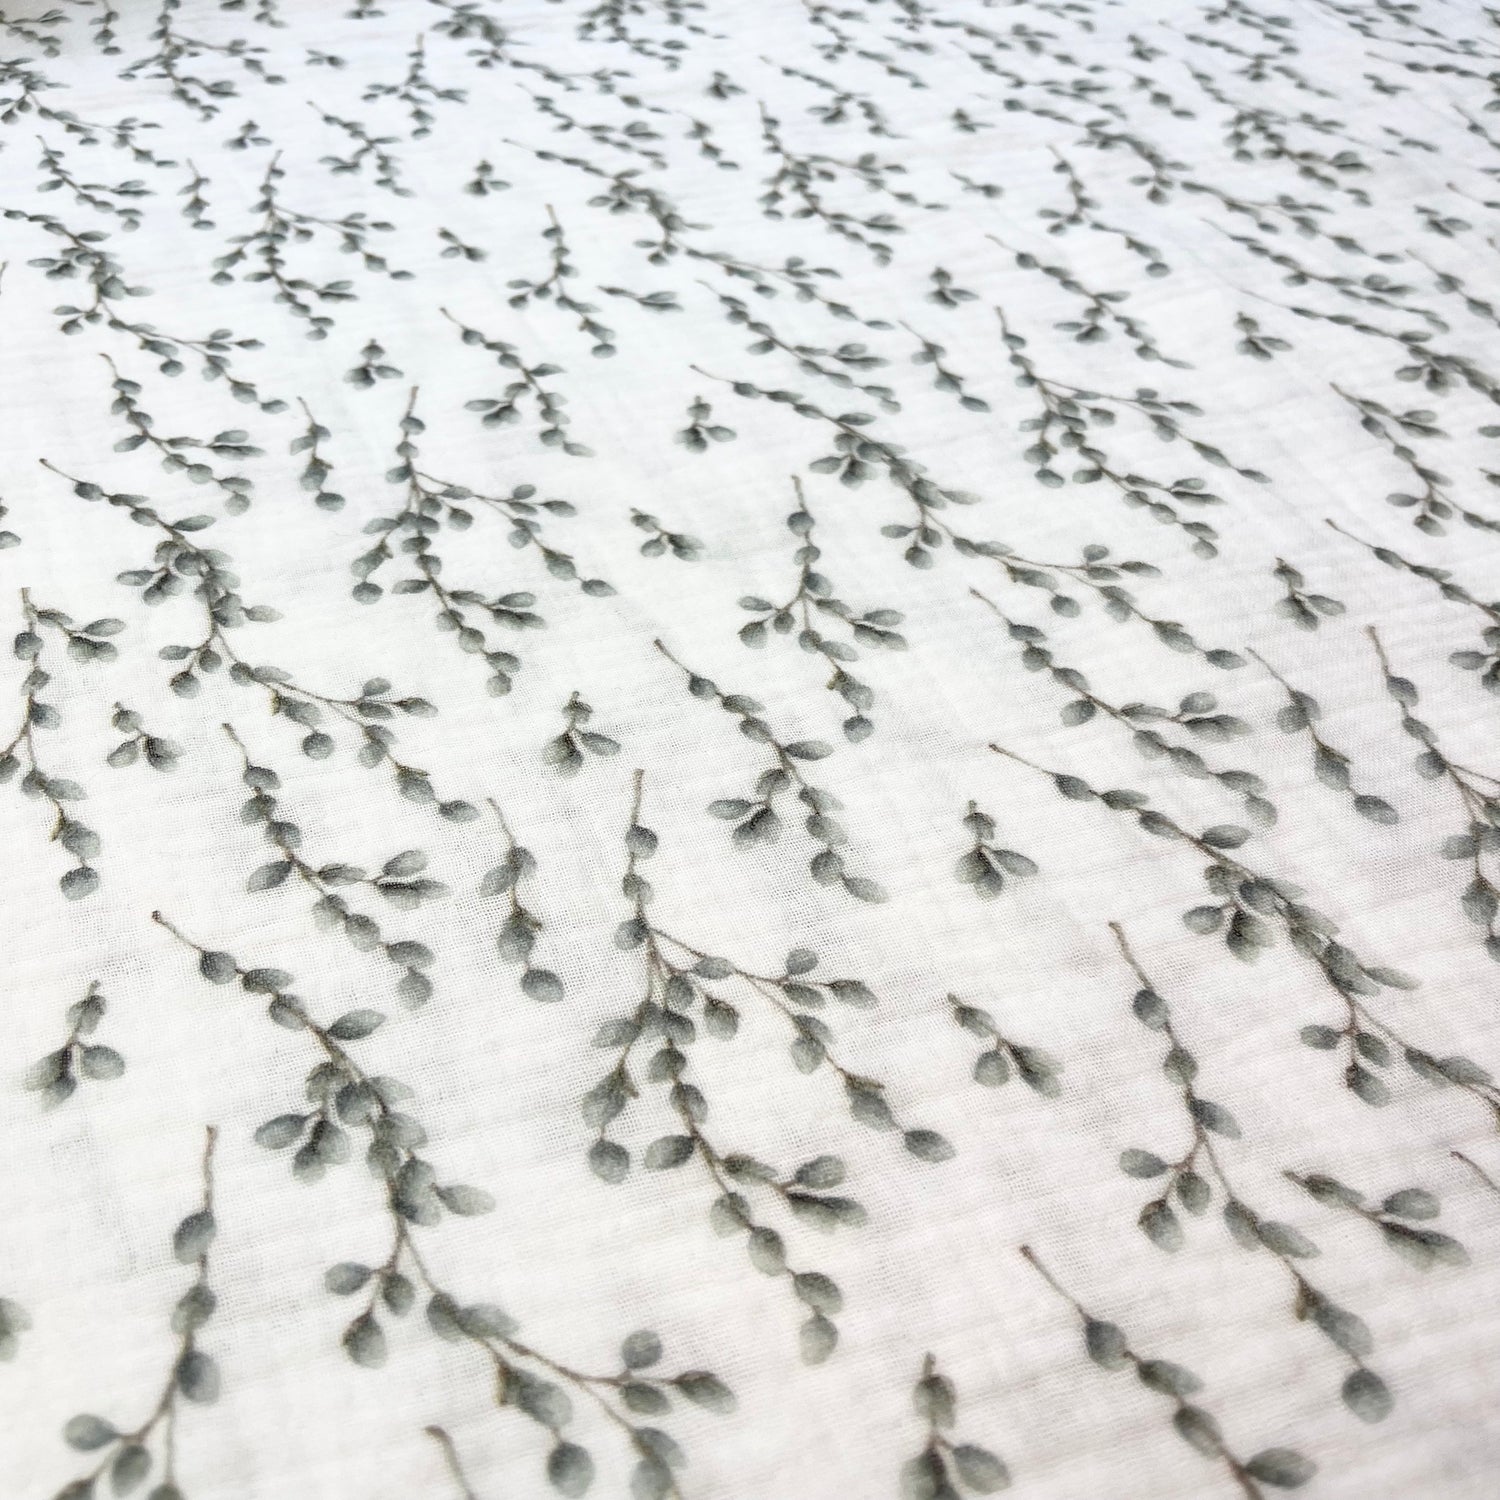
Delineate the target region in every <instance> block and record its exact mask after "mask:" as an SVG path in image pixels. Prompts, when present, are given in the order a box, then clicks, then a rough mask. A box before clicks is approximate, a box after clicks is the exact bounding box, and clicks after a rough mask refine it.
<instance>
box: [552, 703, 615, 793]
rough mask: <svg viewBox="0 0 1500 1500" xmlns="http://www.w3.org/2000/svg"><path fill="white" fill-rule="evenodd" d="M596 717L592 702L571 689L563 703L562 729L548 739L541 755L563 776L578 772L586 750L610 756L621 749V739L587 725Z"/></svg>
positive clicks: (592, 753) (588, 752)
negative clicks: (584, 699) (559, 732)
mask: <svg viewBox="0 0 1500 1500" xmlns="http://www.w3.org/2000/svg"><path fill="white" fill-rule="evenodd" d="M593 717H594V710H593V708H592V706H591V705H590V704H587V703H585V702H584V701H583V699H582V698H580V697H579V696H578V694H577V693H570V694H569V695H568V701H567V702H566V703H565V704H563V730H562V733H561V734H559V735H557V736H556V737H555V738H553V739H550V740H548V741H547V744H546V746H545V748H544V749H543V750H542V759H543V760H544V761H545V762H546V763H547V764H548V765H549V766H551V767H552V768H553V769H554V770H556V771H557V772H558V774H559V775H562V776H576V775H577V774H578V773H579V772H580V771H581V770H582V769H583V763H584V757H585V754H588V755H596V756H602V757H604V758H606V759H607V758H608V757H609V756H611V755H618V754H619V753H620V742H619V741H618V740H613V739H611V738H610V737H609V736H608V735H607V734H600V733H599V731H598V730H597V729H590V728H589V727H588V725H589V722H590V720H592V719H593Z"/></svg>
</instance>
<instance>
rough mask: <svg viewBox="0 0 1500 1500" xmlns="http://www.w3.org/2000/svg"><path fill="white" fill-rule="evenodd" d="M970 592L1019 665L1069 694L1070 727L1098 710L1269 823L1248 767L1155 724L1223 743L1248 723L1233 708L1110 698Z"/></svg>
mask: <svg viewBox="0 0 1500 1500" xmlns="http://www.w3.org/2000/svg"><path fill="white" fill-rule="evenodd" d="M969 592H970V594H972V595H973V597H974V598H976V599H978V600H979V601H980V603H982V604H984V605H985V606H986V607H987V608H988V609H990V610H991V611H992V612H993V613H994V614H995V615H996V617H997V618H998V619H999V620H1000V621H1001V622H1002V623H1003V624H1004V626H1005V630H1006V634H1007V635H1009V636H1010V638H1011V639H1012V640H1013V641H1015V642H1017V643H1018V644H1019V645H1020V647H1021V665H1022V666H1023V667H1025V668H1026V670H1027V671H1028V672H1045V673H1046V674H1047V676H1048V677H1050V678H1051V679H1052V681H1053V682H1054V683H1056V684H1057V686H1058V687H1060V688H1063V689H1064V690H1065V691H1067V692H1069V693H1071V694H1073V695H1074V696H1073V697H1072V698H1071V700H1070V701H1069V702H1068V703H1065V704H1064V705H1063V707H1062V709H1061V711H1060V717H1061V719H1062V722H1063V724H1064V725H1066V726H1067V727H1069V728H1075V727H1077V726H1078V725H1081V724H1088V723H1092V722H1093V721H1094V720H1095V719H1096V718H1097V717H1098V716H1099V715H1101V714H1102V715H1104V716H1105V717H1106V718H1108V719H1112V720H1113V721H1114V722H1115V723H1117V724H1119V725H1120V726H1121V727H1122V728H1125V729H1128V730H1129V731H1130V742H1131V744H1132V745H1133V746H1134V747H1135V749H1136V751H1137V752H1138V753H1139V754H1140V755H1141V756H1142V758H1143V759H1145V760H1148V761H1155V762H1164V763H1165V764H1166V765H1168V766H1169V767H1170V768H1171V769H1172V770H1174V771H1176V772H1177V773H1178V774H1179V775H1181V776H1186V777H1189V778H1191V779H1193V780H1199V781H1202V780H1210V781H1216V782H1217V783H1218V784H1219V785H1220V786H1222V787H1223V788H1224V790H1225V791H1227V792H1229V793H1230V794H1231V795H1233V796H1235V797H1238V798H1240V799H1241V806H1242V807H1243V809H1244V813H1245V816H1246V817H1247V818H1248V819H1249V820H1250V821H1251V823H1253V824H1254V825H1255V826H1256V827H1259V828H1270V827H1271V826H1272V825H1273V824H1274V823H1275V822H1276V818H1277V812H1276V807H1275V804H1274V803H1272V802H1271V801H1270V800H1269V799H1268V798H1267V797H1266V795H1265V793H1266V783H1265V781H1264V780H1263V778H1261V777H1260V776H1257V775H1255V774H1254V773H1253V772H1251V771H1238V770H1228V771H1216V770H1214V768H1213V767H1212V766H1211V765H1210V764H1209V762H1208V761H1207V760H1206V759H1205V758H1204V757H1203V756H1202V755H1201V754H1199V752H1198V751H1197V750H1195V749H1193V747H1192V746H1191V745H1186V744H1182V743H1180V742H1177V741H1173V740H1169V739H1168V738H1167V736H1166V735H1165V734H1164V733H1163V731H1162V728H1160V727H1158V726H1165V725H1168V724H1170V725H1173V726H1175V727H1177V728H1179V729H1181V730H1183V731H1185V732H1186V734H1187V736H1188V737H1189V738H1190V739H1196V740H1200V741H1202V742H1203V743H1205V744H1211V745H1222V744H1229V743H1231V742H1233V741H1235V740H1238V739H1242V738H1244V737H1245V736H1246V735H1248V734H1249V733H1250V726H1249V725H1248V724H1247V723H1246V722H1245V721H1244V720H1243V719H1241V718H1238V717H1237V716H1236V715H1234V714H1229V713H1223V712H1221V711H1220V709H1219V700H1218V699H1217V698H1216V697H1215V696H1214V695H1213V694H1212V693H1204V692H1194V693H1187V694H1185V695H1184V696H1183V697H1182V698H1181V699H1179V700H1178V703H1177V707H1176V708H1175V709H1170V708H1162V707H1160V706H1158V705H1157V704H1154V703H1143V702H1139V701H1135V702H1130V703H1120V704H1116V703H1111V702H1110V701H1109V700H1108V699H1107V698H1103V697H1101V696H1100V695H1099V694H1098V693H1097V692H1096V691H1095V690H1094V689H1093V688H1092V687H1091V686H1090V685H1089V681H1088V678H1086V677H1085V676H1084V675H1083V673H1082V672H1080V671H1078V670H1077V669H1076V668H1074V667H1068V666H1063V665H1062V664H1060V663H1059V662H1058V661H1057V659H1056V657H1055V656H1054V655H1053V651H1052V647H1051V646H1050V645H1049V644H1048V641H1047V636H1046V634H1045V632H1043V631H1042V630H1040V629H1038V627H1037V626H1035V625H1027V624H1025V623H1023V622H1021V621H1018V620H1012V619H1011V618H1010V617H1009V616H1008V615H1007V614H1005V612H1004V611H1003V610H1001V609H1000V608H999V606H998V605H996V604H995V603H994V602H993V601H992V600H991V599H989V598H987V597H986V596H985V595H984V594H981V593H980V592H979V591H978V590H977V589H970V590H969Z"/></svg>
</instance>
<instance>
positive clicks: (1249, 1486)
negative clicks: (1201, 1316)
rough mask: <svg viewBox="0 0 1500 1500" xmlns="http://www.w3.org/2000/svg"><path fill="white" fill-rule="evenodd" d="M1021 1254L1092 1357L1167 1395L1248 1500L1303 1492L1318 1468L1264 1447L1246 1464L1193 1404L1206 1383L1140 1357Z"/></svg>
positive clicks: (1192, 1443)
mask: <svg viewBox="0 0 1500 1500" xmlns="http://www.w3.org/2000/svg"><path fill="white" fill-rule="evenodd" d="M1021 1254H1022V1256H1023V1257H1024V1258H1025V1260H1026V1262H1027V1264H1028V1265H1030V1266H1031V1268H1032V1269H1033V1270H1034V1271H1035V1272H1036V1273H1037V1274H1038V1275H1039V1276H1040V1277H1041V1278H1042V1280H1043V1281H1045V1282H1046V1283H1047V1285H1048V1286H1049V1287H1051V1288H1052V1290H1053V1291H1054V1292H1056V1293H1057V1295H1058V1296H1059V1297H1061V1298H1062V1299H1063V1301H1064V1302H1066V1303H1068V1304H1069V1306H1071V1307H1072V1309H1073V1311H1074V1312H1075V1313H1077V1315H1078V1320H1079V1323H1080V1324H1081V1325H1082V1328H1083V1346H1084V1349H1085V1350H1086V1351H1087V1353H1088V1357H1089V1358H1090V1359H1091V1360H1093V1362H1094V1363H1095V1364H1096V1365H1098V1366H1099V1368H1100V1369H1101V1370H1106V1371H1108V1372H1110V1373H1111V1374H1113V1373H1114V1372H1116V1371H1119V1370H1130V1371H1132V1372H1134V1374H1135V1378H1136V1379H1137V1380H1139V1381H1140V1383H1141V1384H1142V1385H1143V1386H1145V1387H1146V1389H1147V1390H1151V1391H1155V1392H1157V1393H1158V1394H1159V1395H1162V1396H1166V1397H1167V1398H1168V1399H1169V1400H1170V1401H1171V1402H1172V1429H1173V1431H1174V1432H1176V1434H1177V1435H1178V1437H1180V1438H1181V1439H1182V1440H1183V1442H1185V1443H1186V1444H1187V1445H1188V1446H1189V1447H1190V1448H1192V1449H1193V1450H1194V1451H1195V1452H1197V1453H1201V1454H1202V1455H1203V1456H1204V1457H1205V1458H1212V1459H1215V1460H1217V1461H1218V1462H1219V1463H1221V1464H1222V1465H1223V1466H1224V1468H1225V1469H1226V1471H1227V1472H1228V1474H1229V1476H1230V1477H1231V1478H1232V1479H1233V1480H1234V1482H1235V1483H1236V1484H1237V1485H1238V1486H1239V1490H1240V1493H1241V1494H1242V1495H1243V1496H1244V1497H1245V1500H1265V1496H1266V1492H1265V1490H1264V1489H1263V1488H1262V1485H1270V1486H1271V1487H1272V1488H1274V1489H1278V1490H1295V1489H1300V1488H1301V1487H1302V1486H1303V1485H1304V1484H1306V1483H1307V1481H1308V1480H1309V1479H1311V1478H1312V1477H1313V1475H1314V1474H1316V1473H1317V1465H1316V1464H1314V1463H1313V1462H1312V1461H1311V1460H1310V1459H1307V1458H1304V1457H1303V1456H1302V1454H1300V1453H1298V1452H1297V1451H1296V1450H1295V1449H1292V1448H1265V1449H1262V1450H1261V1452H1259V1453H1257V1454H1255V1455H1254V1456H1253V1457H1251V1458H1249V1459H1241V1458H1240V1457H1239V1456H1238V1455H1237V1454H1236V1453H1235V1452H1234V1450H1233V1449H1232V1448H1231V1447H1230V1446H1229V1444H1228V1443H1227V1442H1226V1441H1225V1438H1224V1435H1223V1431H1222V1429H1221V1428H1220V1426H1219V1423H1218V1421H1217V1419H1216V1418H1215V1417H1214V1416H1213V1415H1212V1414H1211V1413H1209V1412H1207V1411H1205V1410H1204V1409H1203V1407H1201V1406H1199V1405H1197V1404H1196V1403H1195V1402H1194V1401H1192V1400H1191V1399H1190V1398H1191V1397H1193V1396H1196V1395H1197V1394H1198V1392H1199V1391H1201V1390H1202V1389H1203V1382H1202V1381H1201V1380H1200V1379H1199V1378H1198V1377H1197V1376H1196V1375H1195V1374H1193V1372H1192V1371H1191V1370H1188V1369H1184V1368H1183V1366H1182V1365H1179V1364H1174V1363H1173V1362H1172V1361H1171V1360H1167V1359H1153V1358H1149V1357H1147V1356H1145V1355H1141V1354H1138V1353H1136V1351H1135V1350H1134V1349H1133V1348H1132V1347H1131V1345H1130V1341H1129V1339H1128V1338H1127V1337H1126V1334H1125V1330H1124V1329H1123V1328H1121V1327H1120V1326H1119V1324H1118V1323H1110V1322H1108V1321H1106V1320H1105V1319H1103V1318H1098V1317H1095V1316H1094V1314H1092V1313H1091V1312H1089V1311H1088V1310H1087V1309H1086V1308H1085V1307H1084V1306H1083V1304H1082V1303H1081V1302H1079V1301H1077V1300H1076V1299H1075V1298H1074V1296H1073V1294H1072V1293H1071V1292H1069V1291H1067V1290H1066V1289H1065V1288H1064V1287H1063V1285H1062V1283H1061V1282H1059V1281H1058V1280H1057V1279H1056V1277H1054V1276H1053V1274H1052V1273H1051V1271H1049V1270H1048V1269H1047V1267H1046V1266H1045V1265H1044V1264H1043V1262H1042V1259H1041V1257H1040V1256H1039V1255H1038V1254H1037V1253H1036V1251H1035V1250H1033V1249H1032V1248H1031V1246H1030V1245H1022V1246H1021Z"/></svg>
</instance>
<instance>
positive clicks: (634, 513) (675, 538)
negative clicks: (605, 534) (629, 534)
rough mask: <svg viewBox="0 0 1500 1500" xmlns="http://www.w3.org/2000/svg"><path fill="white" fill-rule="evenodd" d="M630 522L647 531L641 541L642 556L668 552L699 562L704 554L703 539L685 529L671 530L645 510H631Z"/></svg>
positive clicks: (684, 560)
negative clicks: (691, 534)
mask: <svg viewBox="0 0 1500 1500" xmlns="http://www.w3.org/2000/svg"><path fill="white" fill-rule="evenodd" d="M630 524H631V525H632V526H634V527H635V528H636V529H637V530H638V531H644V532H646V533H647V536H646V540H645V541H644V542H642V543H641V556H642V557H663V556H665V555H666V553H667V552H669V551H670V552H671V554H672V556H673V557H675V558H678V559H680V560H681V561H682V562H697V561H698V559H699V558H700V557H702V556H703V552H704V547H703V543H702V541H700V540H699V539H698V538H697V537H695V536H690V535H689V534H688V533H687V532H685V531H670V530H668V529H667V528H666V527H665V526H663V525H662V523H661V522H660V521H659V520H658V519H657V518H656V517H655V516H653V515H651V514H649V513H648V512H646V511H644V510H634V509H632V510H631V512H630Z"/></svg>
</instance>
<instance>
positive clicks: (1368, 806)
mask: <svg viewBox="0 0 1500 1500" xmlns="http://www.w3.org/2000/svg"><path fill="white" fill-rule="evenodd" d="M1246 650H1247V652H1248V654H1249V655H1251V656H1253V657H1254V658H1255V659H1256V661H1258V662H1259V663H1260V664H1261V666H1262V667H1264V668H1265V669H1266V671H1267V672H1269V673H1270V674H1271V676H1272V677H1274V678H1275V679H1276V681H1277V683H1278V684H1279V685H1280V687H1281V690H1282V692H1283V693H1285V694H1286V704H1285V706H1284V707H1283V708H1281V709H1280V710H1279V711H1278V713H1277V715H1276V727H1277V728H1278V729H1279V730H1280V731H1281V732H1282V733H1283V734H1306V735H1307V737H1308V738H1309V739H1310V740H1311V741H1312V744H1313V775H1314V776H1316V777H1317V778H1318V780H1319V781H1321V782H1322V783H1323V785H1324V786H1326V787H1331V788H1332V789H1333V790H1334V791H1336V792H1347V793H1348V794H1349V797H1350V800H1351V802H1352V803H1353V806H1354V810H1355V812H1357V813H1358V814H1359V815H1360V817H1362V818H1367V819H1368V820H1369V821H1370V822H1371V823H1377V824H1379V825H1381V826H1382V827H1386V828H1389V827H1391V826H1393V825H1394V824H1396V823H1398V822H1399V821H1400V814H1399V813H1397V811H1396V809H1395V808H1394V807H1392V806H1391V804H1390V803H1389V802H1387V801H1386V800H1385V798H1384V797H1376V796H1373V795H1371V794H1370V793H1368V792H1361V791H1358V790H1356V788H1355V787H1354V784H1353V782H1352V780H1351V777H1350V770H1349V767H1350V764H1351V762H1350V759H1349V757H1348V755H1346V754H1345V753H1344V752H1343V751H1342V750H1336V749H1335V748H1334V747H1333V746H1332V745H1331V744H1329V742H1328V741H1327V740H1326V739H1324V738H1323V736H1322V735H1321V734H1320V733H1319V732H1318V728H1317V724H1318V720H1319V719H1321V718H1322V716H1323V709H1322V705H1321V704H1319V702H1318V700H1317V699H1316V698H1314V697H1313V695H1312V694H1311V693H1307V692H1304V691H1303V690H1302V689H1301V688H1295V687H1293V686H1292V685H1291V683H1289V682H1288V681H1287V680H1286V678H1285V677H1283V676H1282V675H1281V673H1280V672H1278V671H1277V670H1276V668H1275V667H1273V666H1272V665H1271V664H1270V662H1268V661H1267V660H1266V659H1265V657H1263V656H1261V655H1260V653H1259V652H1257V651H1251V650H1250V649H1249V648H1248V647H1247V648H1246Z"/></svg>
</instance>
